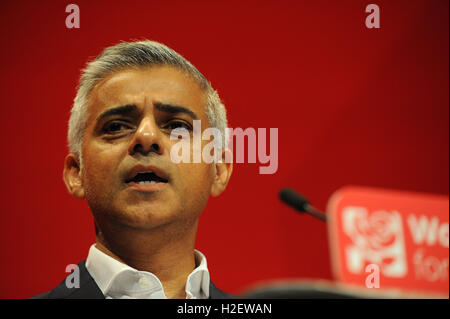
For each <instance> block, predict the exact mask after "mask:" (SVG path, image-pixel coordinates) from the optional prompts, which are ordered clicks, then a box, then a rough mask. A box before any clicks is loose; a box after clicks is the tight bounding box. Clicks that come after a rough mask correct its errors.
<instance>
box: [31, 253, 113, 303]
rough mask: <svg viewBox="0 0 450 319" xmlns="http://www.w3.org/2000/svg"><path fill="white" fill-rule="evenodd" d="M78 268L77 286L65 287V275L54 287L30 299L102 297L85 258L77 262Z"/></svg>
mask: <svg viewBox="0 0 450 319" xmlns="http://www.w3.org/2000/svg"><path fill="white" fill-rule="evenodd" d="M78 269H79V271H80V273H79V274H80V286H79V288H75V287H74V288H69V287H67V285H66V279H67V277H66V278H65V279H64V280H63V281H62V282H61V283H60V284H59V285H58V286H57V287H56V288H54V289H52V290H50V291H47V292H44V293H42V294H39V295H36V296H33V297H31V298H30V299H104V298H105V297H104V296H103V293H102V291H101V290H100V288H99V287H98V286H97V284H96V283H95V281H94V279H93V278H92V276H91V275H90V274H89V272H88V271H87V269H86V261H85V260H83V261H82V262H80V263H79V264H78ZM69 276H70V275H69Z"/></svg>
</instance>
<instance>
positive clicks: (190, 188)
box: [178, 163, 213, 197]
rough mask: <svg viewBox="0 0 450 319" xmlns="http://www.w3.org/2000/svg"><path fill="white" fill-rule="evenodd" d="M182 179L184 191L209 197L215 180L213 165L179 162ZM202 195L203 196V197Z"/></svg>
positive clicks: (192, 194)
mask: <svg viewBox="0 0 450 319" xmlns="http://www.w3.org/2000/svg"><path fill="white" fill-rule="evenodd" d="M178 171H179V176H180V181H181V183H182V185H183V189H184V193H187V194H189V196H197V197H198V196H202V195H203V196H206V197H209V194H210V191H211V185H212V182H213V170H212V165H209V164H205V163H180V164H178ZM203 196H202V197H203Z"/></svg>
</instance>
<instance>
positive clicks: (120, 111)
mask: <svg viewBox="0 0 450 319" xmlns="http://www.w3.org/2000/svg"><path fill="white" fill-rule="evenodd" d="M136 112H138V107H137V106H136V105H132V104H129V105H122V106H118V107H114V108H112V109H109V110H106V111H105V112H103V113H102V114H100V115H99V116H98V117H97V122H99V121H101V120H103V119H104V118H106V117H108V116H111V115H129V114H131V113H136Z"/></svg>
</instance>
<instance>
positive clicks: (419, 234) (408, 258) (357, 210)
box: [327, 187, 449, 297]
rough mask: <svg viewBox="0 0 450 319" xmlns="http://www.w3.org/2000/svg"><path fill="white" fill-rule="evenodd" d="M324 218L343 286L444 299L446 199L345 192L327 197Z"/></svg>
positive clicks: (363, 190) (350, 189)
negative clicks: (325, 215)
mask: <svg viewBox="0 0 450 319" xmlns="http://www.w3.org/2000/svg"><path fill="white" fill-rule="evenodd" d="M327 215H328V233H329V241H330V252H331V262H332V268H333V273H334V276H335V277H336V279H337V280H338V281H340V282H341V283H342V284H348V285H352V286H360V287H366V288H368V289H372V291H374V290H380V291H386V290H397V291H401V292H405V293H415V294H420V295H425V294H430V296H431V295H433V296H443V297H448V295H449V279H448V275H449V266H448V263H449V224H448V222H449V199H448V197H447V196H441V195H429V194H420V193H412V192H400V191H391V190H383V189H373V188H363V187H345V188H342V189H340V190H338V191H336V192H335V193H334V194H333V195H332V196H331V198H330V201H329V203H328V208H327Z"/></svg>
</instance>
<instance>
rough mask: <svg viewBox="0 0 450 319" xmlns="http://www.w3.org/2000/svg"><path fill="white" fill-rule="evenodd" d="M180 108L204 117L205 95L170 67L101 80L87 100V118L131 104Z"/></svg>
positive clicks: (126, 71)
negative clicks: (185, 108) (182, 107)
mask: <svg viewBox="0 0 450 319" xmlns="http://www.w3.org/2000/svg"><path fill="white" fill-rule="evenodd" d="M152 103H165V104H174V105H183V106H185V107H187V108H189V109H192V110H193V111H194V112H195V113H197V114H199V115H200V116H202V115H205V105H206V94H205V92H204V90H203V89H202V88H201V87H200V85H199V84H198V82H197V81H196V80H194V79H193V78H192V77H191V76H190V75H189V74H187V73H185V72H182V71H180V70H178V69H176V68H174V67H170V66H156V67H146V68H139V69H134V68H133V69H131V68H130V69H124V70H120V71H116V72H114V73H112V74H110V75H108V76H107V77H106V78H105V79H103V80H101V81H100V82H99V83H98V84H97V85H96V86H95V88H94V89H93V90H92V93H91V96H90V100H89V113H90V118H92V117H95V116H96V115H98V114H99V113H100V112H102V111H103V110H105V109H107V108H110V107H117V106H120V105H128V104H134V105H136V106H138V107H140V108H141V107H145V106H147V105H151V104H152Z"/></svg>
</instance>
